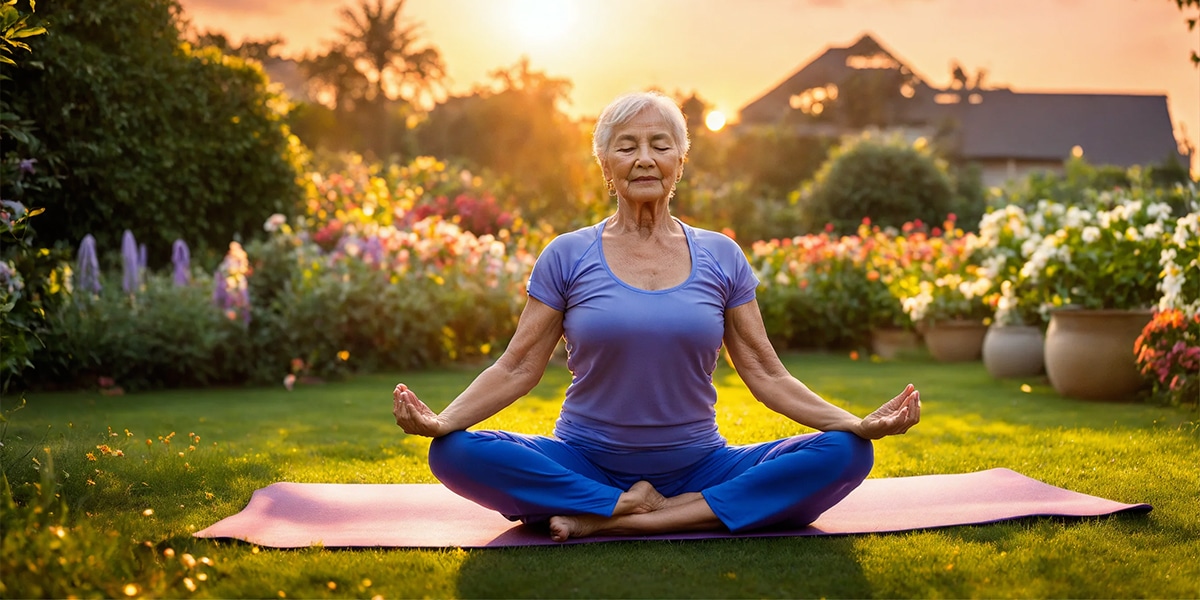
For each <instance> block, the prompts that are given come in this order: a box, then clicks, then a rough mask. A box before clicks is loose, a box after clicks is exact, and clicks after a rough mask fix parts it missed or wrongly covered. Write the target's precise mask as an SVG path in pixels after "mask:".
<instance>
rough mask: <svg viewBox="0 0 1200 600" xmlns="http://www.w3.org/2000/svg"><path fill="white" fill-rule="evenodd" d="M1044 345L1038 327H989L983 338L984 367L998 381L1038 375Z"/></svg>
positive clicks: (1043, 358)
mask: <svg viewBox="0 0 1200 600" xmlns="http://www.w3.org/2000/svg"><path fill="white" fill-rule="evenodd" d="M1045 344H1046V336H1045V335H1043V334H1042V329H1041V328H1040V327H1034V326H1032V325H992V326H991V327H988V330H987V335H985V336H983V367H984V368H985V369H987V372H988V374H990V375H991V376H992V377H995V378H997V379H1004V378H1006V377H1033V376H1036V375H1041V374H1042V371H1043V370H1044V369H1045V366H1046V362H1045V356H1046V355H1045Z"/></svg>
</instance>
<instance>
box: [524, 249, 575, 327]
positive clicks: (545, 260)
mask: <svg viewBox="0 0 1200 600" xmlns="http://www.w3.org/2000/svg"><path fill="white" fill-rule="evenodd" d="M561 239H562V238H561V237H559V238H555V239H553V240H551V241H550V243H549V244H548V245H547V246H546V249H545V250H542V253H541V254H540V255H538V258H537V261H535V262H534V263H533V271H532V272H531V273H530V274H529V282H528V284H527V285H526V286H525V290H526V291H527V292H528V293H529V295H530V296H532V297H534V298H537V299H538V301H540V302H542V303H543V304H545V305H546V306H549V307H550V308H553V309H554V310H557V311H559V312H563V311H565V310H566V308H567V272H568V269H569V265H567V264H566V261H567V257H566V256H565V254H564V252H563V246H564V244H563V243H561V242H560V240H561Z"/></svg>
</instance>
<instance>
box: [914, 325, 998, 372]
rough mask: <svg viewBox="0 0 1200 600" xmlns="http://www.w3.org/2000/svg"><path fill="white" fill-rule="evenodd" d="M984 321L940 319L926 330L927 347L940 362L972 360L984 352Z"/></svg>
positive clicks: (977, 358) (985, 332) (985, 330)
mask: <svg viewBox="0 0 1200 600" xmlns="http://www.w3.org/2000/svg"><path fill="white" fill-rule="evenodd" d="M986 334H987V325H984V324H983V321H965V320H963V321H939V322H936V323H931V324H930V325H929V327H928V328H927V329H926V330H925V347H926V348H929V354H930V355H932V356H933V358H934V360H936V361H938V362H970V361H973V360H979V357H980V356H981V355H982V354H983V336H984V335H986Z"/></svg>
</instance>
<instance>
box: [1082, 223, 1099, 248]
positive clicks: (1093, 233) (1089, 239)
mask: <svg viewBox="0 0 1200 600" xmlns="http://www.w3.org/2000/svg"><path fill="white" fill-rule="evenodd" d="M1080 237H1082V238H1083V241H1084V243H1087V244H1092V243H1095V242H1096V240H1098V239H1100V228H1099V227H1094V226H1091V225H1089V226H1087V227H1084V228H1083V233H1082V234H1081V236H1080Z"/></svg>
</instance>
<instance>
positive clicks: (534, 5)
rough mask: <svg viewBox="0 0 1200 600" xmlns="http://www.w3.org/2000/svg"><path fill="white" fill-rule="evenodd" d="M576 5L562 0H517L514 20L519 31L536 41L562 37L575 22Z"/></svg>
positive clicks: (526, 37)
mask: <svg viewBox="0 0 1200 600" xmlns="http://www.w3.org/2000/svg"><path fill="white" fill-rule="evenodd" d="M575 17H576V14H575V5H574V4H573V3H571V2H564V1H562V0H516V1H515V2H514V3H513V5H512V22H513V27H514V28H515V30H516V31H517V33H518V34H519V35H520V36H521V37H522V38H524V39H526V40H529V41H534V42H547V41H553V40H556V39H561V38H562V37H564V36H565V35H566V33H567V31H568V30H569V29H570V28H571V26H572V25H573V24H574V23H575Z"/></svg>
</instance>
